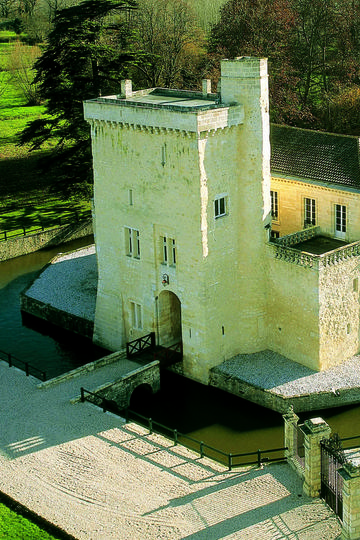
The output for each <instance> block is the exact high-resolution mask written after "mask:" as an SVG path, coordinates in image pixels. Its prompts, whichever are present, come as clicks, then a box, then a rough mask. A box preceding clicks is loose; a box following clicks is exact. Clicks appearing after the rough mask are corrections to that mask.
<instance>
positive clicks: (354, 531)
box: [339, 463, 360, 540]
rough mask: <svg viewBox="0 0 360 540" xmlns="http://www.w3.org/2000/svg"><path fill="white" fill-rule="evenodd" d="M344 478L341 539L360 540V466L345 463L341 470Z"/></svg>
mask: <svg viewBox="0 0 360 540" xmlns="http://www.w3.org/2000/svg"><path fill="white" fill-rule="evenodd" d="M339 474H340V475H341V476H342V478H343V522H342V531H341V539H342V540H357V539H358V538H360V466H354V465H353V464H352V463H344V465H343V467H342V468H341V469H339Z"/></svg>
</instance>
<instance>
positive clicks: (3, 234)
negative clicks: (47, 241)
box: [0, 211, 91, 242]
mask: <svg viewBox="0 0 360 540" xmlns="http://www.w3.org/2000/svg"><path fill="white" fill-rule="evenodd" d="M90 217H91V212H90V211H86V212H82V213H81V214H79V213H78V212H76V211H73V212H72V213H71V214H68V215H67V216H59V217H57V218H55V219H48V220H44V221H43V220H42V218H41V216H39V218H38V220H39V222H40V224H39V226H38V227H36V226H32V227H30V226H29V227H25V226H23V225H20V226H19V227H17V228H16V229H12V230H8V231H0V242H5V241H7V240H10V239H11V238H17V237H19V236H26V235H28V234H35V233H37V232H39V231H44V230H45V229H50V228H52V227H61V226H62V225H69V224H70V223H74V222H75V223H77V222H81V221H86V220H87V219H89V218H90Z"/></svg>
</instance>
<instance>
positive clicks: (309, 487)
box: [302, 418, 331, 497]
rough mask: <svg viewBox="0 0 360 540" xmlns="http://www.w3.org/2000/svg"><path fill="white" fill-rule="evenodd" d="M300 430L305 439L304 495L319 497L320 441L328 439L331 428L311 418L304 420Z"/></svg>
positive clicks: (321, 421)
mask: <svg viewBox="0 0 360 540" xmlns="http://www.w3.org/2000/svg"><path fill="white" fill-rule="evenodd" d="M302 429H303V432H304V437H305V438H304V447H305V481H304V493H305V494H306V495H308V496H309V497H319V496H320V488H321V448H320V441H321V440H322V439H328V438H329V437H330V434H331V428H330V426H329V425H328V424H327V423H326V422H325V420H323V419H322V418H311V419H310V420H305V422H304V426H303V428H302Z"/></svg>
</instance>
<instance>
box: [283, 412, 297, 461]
mask: <svg viewBox="0 0 360 540" xmlns="http://www.w3.org/2000/svg"><path fill="white" fill-rule="evenodd" d="M283 419H284V447H285V448H287V450H285V457H286V459H287V460H288V461H289V460H290V459H291V458H292V457H293V456H294V454H295V448H294V441H295V440H296V438H295V431H296V430H297V424H298V421H299V417H298V415H297V414H295V413H294V409H293V407H289V410H288V412H287V413H285V414H283Z"/></svg>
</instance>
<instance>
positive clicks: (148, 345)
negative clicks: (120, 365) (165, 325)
mask: <svg viewBox="0 0 360 540" xmlns="http://www.w3.org/2000/svg"><path fill="white" fill-rule="evenodd" d="M154 347H155V332H150V334H147V335H146V336H141V337H139V338H137V339H134V340H133V341H128V343H127V344H126V356H127V358H130V357H131V356H136V355H137V354H140V353H142V352H144V351H146V350H151V349H153V348H154Z"/></svg>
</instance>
